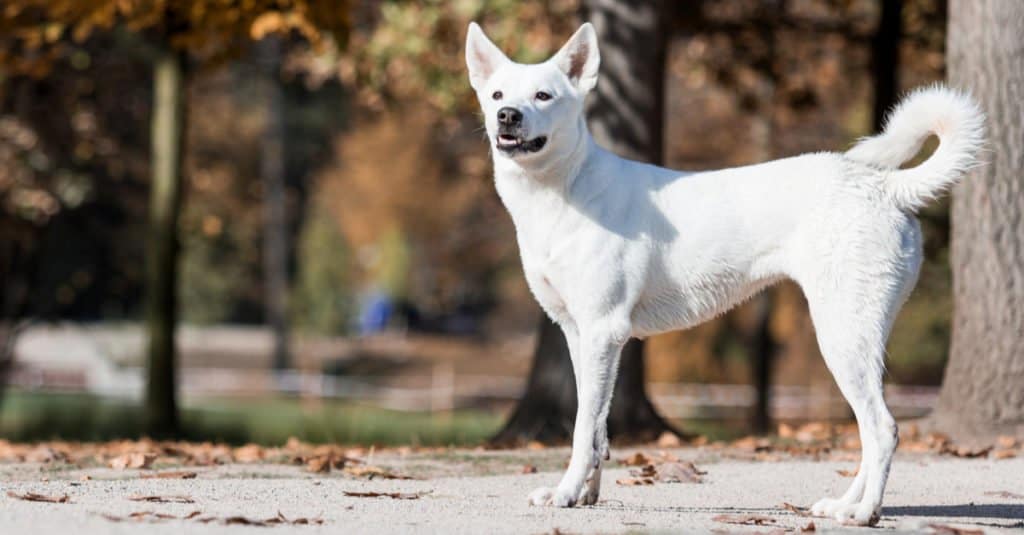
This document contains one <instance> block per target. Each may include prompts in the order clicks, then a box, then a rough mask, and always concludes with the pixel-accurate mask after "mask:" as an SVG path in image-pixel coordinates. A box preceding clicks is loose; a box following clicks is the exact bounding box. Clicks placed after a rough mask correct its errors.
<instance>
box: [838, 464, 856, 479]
mask: <svg viewBox="0 0 1024 535" xmlns="http://www.w3.org/2000/svg"><path fill="white" fill-rule="evenodd" d="M859 471H860V467H859V466H858V467H857V468H854V469H853V470H836V473H837V474H839V475H841V476H843V477H856V476H857V472H859Z"/></svg>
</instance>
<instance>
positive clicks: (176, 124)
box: [146, 50, 185, 436]
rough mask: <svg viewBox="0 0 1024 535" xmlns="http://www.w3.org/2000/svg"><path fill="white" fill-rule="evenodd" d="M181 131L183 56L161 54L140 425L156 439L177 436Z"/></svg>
mask: <svg viewBox="0 0 1024 535" xmlns="http://www.w3.org/2000/svg"><path fill="white" fill-rule="evenodd" d="M184 133H185V73H184V57H183V56H182V55H181V54H179V53H177V52H174V51H171V50H164V51H162V52H161V53H160V54H159V56H158V57H157V59H156V61H155V64H154V67H153V122H152V132H151V136H152V148H151V150H152V153H151V158H152V162H151V166H152V173H153V176H152V185H151V186H150V205H149V218H150V222H149V238H148V240H149V243H148V244H147V252H146V329H147V331H148V335H149V369H148V374H149V375H148V382H147V385H146V387H147V388H146V420H147V421H146V423H147V426H148V431H149V432H150V433H152V434H154V435H160V436H166V435H171V434H176V433H177V432H178V409H177V402H176V400H175V345H174V328H175V324H176V323H177V295H176V290H177V282H178V250H179V244H178V237H177V227H178V214H179V212H180V209H181V195H182V193H181V190H182V176H181V165H182V156H183V149H184Z"/></svg>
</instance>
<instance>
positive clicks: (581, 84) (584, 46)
mask: <svg viewBox="0 0 1024 535" xmlns="http://www.w3.org/2000/svg"><path fill="white" fill-rule="evenodd" d="M551 61H554V62H555V64H556V65H558V68H559V69H562V72H564V73H565V75H566V76H568V77H569V81H571V82H572V83H573V84H575V85H576V87H577V88H578V89H579V90H580V91H582V92H584V93H586V92H587V91H590V90H591V89H593V88H594V86H595V85H596V84H597V67H598V65H600V64H601V54H600V53H599V52H598V51H597V32H595V31H594V26H593V25H591V24H590V23H589V22H587V23H584V24H583V26H580V29H578V30H576V33H574V34H572V37H570V38H569V42H567V43H565V46H563V47H562V49H561V50H559V51H558V53H557V54H555V55H554V56H553V57H552V58H551Z"/></svg>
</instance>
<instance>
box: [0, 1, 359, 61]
mask: <svg viewBox="0 0 1024 535" xmlns="http://www.w3.org/2000/svg"><path fill="white" fill-rule="evenodd" d="M5 4H6V6H5V8H4V9H3V10H2V11H0V36H3V37H0V63H2V64H3V66H4V67H6V68H8V69H16V70H17V72H19V73H29V72H33V70H34V71H35V72H46V71H45V70H41V69H39V68H38V67H36V65H37V64H38V63H40V62H43V61H45V62H47V64H49V63H50V62H52V61H53V60H55V59H56V58H55V57H53V56H52V55H50V54H48V53H43V54H39V53H38V51H41V50H43V49H48V50H46V52H50V51H62V52H63V48H61V47H60V45H61V43H62V42H63V41H65V40H70V41H71V42H74V43H83V42H85V41H86V40H88V39H89V38H90V37H92V36H93V35H95V34H97V33H101V32H108V31H110V30H112V29H113V28H114V27H116V26H123V27H124V28H127V29H128V30H130V31H133V32H147V36H152V35H160V36H161V37H160V39H161V40H163V41H164V43H160V44H170V45H171V46H175V47H177V48H180V49H183V50H187V51H188V52H190V53H191V54H192V55H193V56H194V57H196V58H197V59H199V60H200V61H211V62H216V61H218V60H219V59H221V58H225V57H229V56H233V55H235V54H237V53H238V52H240V51H241V50H242V49H243V47H244V46H245V42H246V40H248V39H250V38H251V39H257V40H258V39H261V38H263V37H265V36H267V35H269V34H271V33H290V32H293V31H294V32H295V33H297V34H299V35H301V36H302V37H303V38H304V39H306V40H307V41H309V42H311V43H313V44H314V45H316V46H319V45H320V43H321V42H322V41H324V40H325V38H327V37H331V38H333V39H334V40H335V41H336V42H338V43H339V44H342V45H343V44H344V42H345V40H346V39H347V36H348V31H349V27H350V25H351V19H350V16H349V11H350V10H351V5H350V2H347V1H345V0H334V1H332V0H293V1H291V2H288V3H281V2H277V1H275V0H252V1H247V2H229V3H224V2H222V1H219V0H181V1H175V2H152V1H141V0H48V1H46V2H33V1H30V0H7V1H6V2H5Z"/></svg>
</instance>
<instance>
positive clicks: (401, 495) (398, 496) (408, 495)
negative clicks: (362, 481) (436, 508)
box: [344, 490, 423, 500]
mask: <svg viewBox="0 0 1024 535" xmlns="http://www.w3.org/2000/svg"><path fill="white" fill-rule="evenodd" d="M344 494H345V496H350V497H352V498H391V499H392V500H418V499H420V498H422V497H423V494H422V493H419V492H350V491H347V490H346V491H344Z"/></svg>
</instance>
